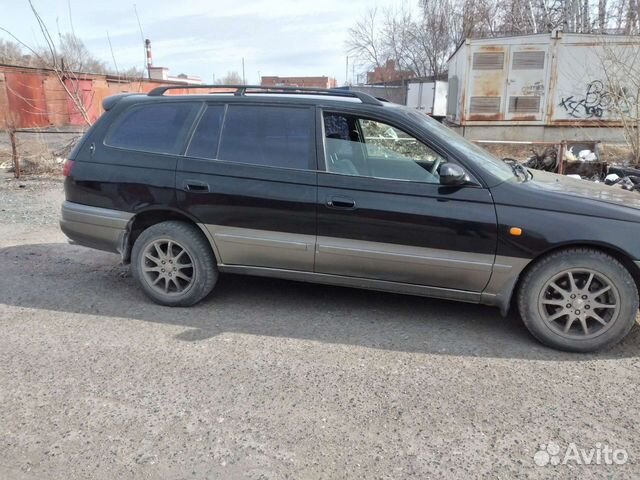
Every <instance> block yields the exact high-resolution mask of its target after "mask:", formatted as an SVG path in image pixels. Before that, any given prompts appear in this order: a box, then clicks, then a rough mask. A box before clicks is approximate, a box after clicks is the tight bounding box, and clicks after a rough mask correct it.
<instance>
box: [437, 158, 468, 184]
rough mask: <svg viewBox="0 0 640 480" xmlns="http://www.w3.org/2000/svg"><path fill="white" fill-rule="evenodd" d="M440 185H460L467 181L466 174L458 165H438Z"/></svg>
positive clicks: (449, 163) (448, 163)
mask: <svg viewBox="0 0 640 480" xmlns="http://www.w3.org/2000/svg"><path fill="white" fill-rule="evenodd" d="M438 173H439V174H440V185H448V186H451V185H462V184H464V183H465V182H466V181H467V174H466V172H465V171H464V170H463V169H462V167H461V166H460V165H456V164H455V163H451V162H447V163H443V164H442V165H440V168H439V169H438Z"/></svg>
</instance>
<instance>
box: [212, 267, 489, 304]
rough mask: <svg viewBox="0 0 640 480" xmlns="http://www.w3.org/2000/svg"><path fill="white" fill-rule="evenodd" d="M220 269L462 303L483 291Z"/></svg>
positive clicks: (265, 270) (271, 270) (280, 271)
mask: <svg viewBox="0 0 640 480" xmlns="http://www.w3.org/2000/svg"><path fill="white" fill-rule="evenodd" d="M218 268H219V269H220V271H221V272H226V273H239V274H244V275H254V276H258V277H275V278H283V279H285V280H296V281H302V282H311V283H323V284H327V285H336V286H340V287H354V288H364V289H367V290H378V291H383V292H392V293H402V294H408V295H416V296H421V297H432V298H443V299H449V300H457V301H460V302H468V303H479V302H480V293H478V292H468V291H464V290H454V289H450V288H439V287H427V286H424V285H413V284H409V283H400V282H388V281H384V280H374V279H369V278H358V277H347V276H344V275H330V274H326V273H314V272H301V271H296V270H285V269H278V268H262V267H246V266H240V265H218Z"/></svg>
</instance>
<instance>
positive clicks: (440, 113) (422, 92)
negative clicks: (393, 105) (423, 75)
mask: <svg viewBox="0 0 640 480" xmlns="http://www.w3.org/2000/svg"><path fill="white" fill-rule="evenodd" d="M447 88H448V84H447V82H446V81H441V80H435V81H431V82H420V81H413V82H412V81H410V82H409V83H408V84H407V107H412V108H415V109H416V110H420V111H421V112H423V113H426V114H427V115H430V116H432V117H437V118H444V117H445V116H446V115H447Z"/></svg>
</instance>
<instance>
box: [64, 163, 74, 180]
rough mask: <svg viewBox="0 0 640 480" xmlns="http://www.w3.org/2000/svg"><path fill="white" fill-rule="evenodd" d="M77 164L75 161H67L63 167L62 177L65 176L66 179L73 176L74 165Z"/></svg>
mask: <svg viewBox="0 0 640 480" xmlns="http://www.w3.org/2000/svg"><path fill="white" fill-rule="evenodd" d="M74 164H75V162H74V161H73V160H69V159H67V160H65V161H64V166H63V167H62V175H64V176H65V177H68V176H69V175H71V170H73V165H74Z"/></svg>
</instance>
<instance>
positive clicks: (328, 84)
mask: <svg viewBox="0 0 640 480" xmlns="http://www.w3.org/2000/svg"><path fill="white" fill-rule="evenodd" d="M260 85H261V86H263V87H313V88H335V87H337V86H338V82H337V81H336V79H335V78H331V77H278V76H268V77H261V82H260Z"/></svg>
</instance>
